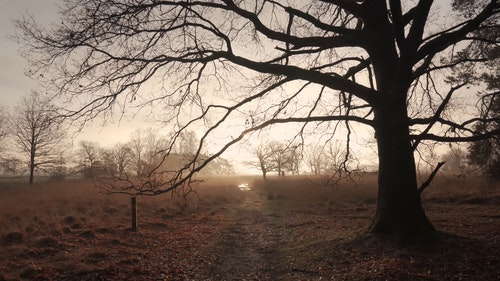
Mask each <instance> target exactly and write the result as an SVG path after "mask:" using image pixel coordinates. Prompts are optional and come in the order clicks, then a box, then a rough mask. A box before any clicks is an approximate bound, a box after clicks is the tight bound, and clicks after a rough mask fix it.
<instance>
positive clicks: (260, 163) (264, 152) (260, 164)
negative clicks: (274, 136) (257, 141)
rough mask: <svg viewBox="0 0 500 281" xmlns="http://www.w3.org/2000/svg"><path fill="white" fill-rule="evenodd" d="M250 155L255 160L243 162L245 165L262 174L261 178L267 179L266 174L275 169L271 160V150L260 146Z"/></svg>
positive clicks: (265, 146) (268, 147)
mask: <svg viewBox="0 0 500 281" xmlns="http://www.w3.org/2000/svg"><path fill="white" fill-rule="evenodd" d="M251 153H252V154H253V155H255V157H256V158H257V160H256V161H245V165H247V166H250V167H254V168H257V169H259V170H260V171H261V172H262V178H263V179H266V178H267V173H269V172H270V171H273V170H275V169H276V167H275V162H274V161H273V160H272V155H273V153H272V150H271V147H270V146H268V145H260V146H258V147H256V148H254V149H253V150H252V151H251Z"/></svg>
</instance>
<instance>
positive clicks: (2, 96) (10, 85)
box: [0, 0, 57, 106]
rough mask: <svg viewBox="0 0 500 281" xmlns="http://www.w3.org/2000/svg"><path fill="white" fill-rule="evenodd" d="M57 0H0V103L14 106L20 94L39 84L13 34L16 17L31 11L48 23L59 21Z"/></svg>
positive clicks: (41, 21)
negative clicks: (28, 74) (31, 75)
mask: <svg viewBox="0 0 500 281" xmlns="http://www.w3.org/2000/svg"><path fill="white" fill-rule="evenodd" d="M56 3H57V0H0V7H1V8H0V38H1V39H0V50H1V51H0V104H3V105H7V106H11V105H14V104H16V103H17V101H18V100H19V97H21V96H23V95H25V94H27V93H29V92H30V91H31V90H36V87H37V86H36V83H34V82H33V81H31V80H30V79H29V78H27V77H26V76H25V75H24V70H25V69H26V66H27V65H26V61H25V60H24V58H22V57H21V56H20V55H19V45H18V44H17V43H16V42H14V41H13V40H12V39H9V38H8V37H9V36H12V35H13V34H15V28H14V23H13V20H14V19H16V18H19V17H22V16H23V15H25V14H26V13H29V14H31V15H33V16H34V17H35V19H36V20H37V21H38V22H40V23H42V24H47V23H50V22H51V21H55V20H57V5H56Z"/></svg>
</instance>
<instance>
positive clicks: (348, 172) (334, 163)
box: [304, 142, 359, 185]
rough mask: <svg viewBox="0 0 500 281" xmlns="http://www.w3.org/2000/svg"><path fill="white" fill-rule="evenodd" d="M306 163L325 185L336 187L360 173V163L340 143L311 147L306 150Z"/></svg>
mask: <svg viewBox="0 0 500 281" xmlns="http://www.w3.org/2000/svg"><path fill="white" fill-rule="evenodd" d="M304 154H305V157H304V158H305V163H306V165H307V166H308V168H309V170H310V173H311V174H313V175H314V176H317V177H318V178H319V179H320V180H321V181H322V183H323V184H328V185H336V184H338V182H340V181H341V180H343V179H346V178H351V177H352V175H353V173H354V174H355V173H356V172H358V171H359V165H358V161H357V160H356V159H355V158H354V156H353V155H352V153H351V152H349V151H346V150H344V149H342V146H341V145H340V144H339V143H338V142H328V143H326V144H325V145H317V144H316V145H310V146H308V147H307V148H306V149H305V153H304Z"/></svg>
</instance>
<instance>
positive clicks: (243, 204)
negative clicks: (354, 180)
mask: <svg viewBox="0 0 500 281" xmlns="http://www.w3.org/2000/svg"><path fill="white" fill-rule="evenodd" d="M249 180H251V179H248V178H247V179H245V178H230V179H227V180H224V181H221V180H216V179H209V180H207V182H206V183H203V184H202V185H201V186H200V187H199V188H197V191H198V194H199V196H200V199H198V197H196V196H192V197H191V199H190V205H189V207H188V208H187V209H185V210H183V211H180V210H179V208H178V207H177V206H175V204H173V203H172V202H171V201H170V199H169V198H168V197H160V198H139V200H138V201H139V209H138V214H139V220H140V221H139V231H138V232H136V233H134V232H131V231H130V223H129V220H130V208H129V199H128V198H126V197H105V196H101V195H98V194H96V190H95V189H94V188H93V187H92V186H91V185H90V184H88V183H80V182H63V183H57V184H50V185H48V184H45V185H41V184H39V185H36V186H33V187H25V186H19V185H16V186H9V187H3V188H0V280H483V281H487V280H500V267H499V266H498V264H499V257H500V247H499V245H500V244H499V237H500V192H499V189H498V187H493V186H490V185H487V184H484V183H483V184H481V185H478V184H474V185H472V184H470V182H466V181H464V180H454V181H451V180H448V181H446V182H439V181H438V182H437V183H436V184H435V185H437V187H430V188H429V190H428V191H426V192H427V194H426V196H425V198H424V203H425V206H424V207H425V209H426V211H427V214H428V216H429V217H430V219H431V221H432V222H433V223H434V224H435V226H436V227H437V228H438V229H439V230H441V231H443V232H444V233H443V234H441V235H440V237H441V242H440V243H430V244H419V245H413V246H411V245H410V246H404V247H402V246H401V245H396V244H393V243H390V242H388V241H381V240H380V239H375V238H367V237H366V236H363V235H361V234H362V232H363V230H364V229H365V228H366V226H367V225H368V224H369V222H370V218H371V216H372V215H373V212H374V208H375V200H374V188H373V187H371V185H372V184H371V183H370V182H371V180H361V181H360V182H358V185H357V186H351V185H347V184H346V185H343V186H341V188H338V189H331V188H328V187H321V186H318V185H316V184H315V183H313V182H311V181H309V180H307V179H303V178H293V179H292V178H290V177H286V178H285V179H279V180H278V179H277V178H272V179H271V180H270V181H269V182H268V183H267V184H263V182H262V181H260V180H257V181H255V182H254V183H253V184H251V185H252V190H250V191H240V190H239V189H238V188H237V185H238V184H239V183H241V182H243V181H249ZM464 184H467V185H468V186H470V188H467V189H465V188H463V187H462V186H463V185H464Z"/></svg>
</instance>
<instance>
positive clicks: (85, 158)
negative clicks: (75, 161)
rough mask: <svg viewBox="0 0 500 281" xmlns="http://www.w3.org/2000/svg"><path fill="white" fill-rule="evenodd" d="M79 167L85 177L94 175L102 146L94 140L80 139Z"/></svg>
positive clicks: (96, 171)
mask: <svg viewBox="0 0 500 281" xmlns="http://www.w3.org/2000/svg"><path fill="white" fill-rule="evenodd" d="M77 153H78V158H79V161H80V163H79V165H78V166H79V168H78V170H80V171H81V172H82V173H83V176H84V177H85V178H92V177H94V176H96V174H97V173H98V170H99V166H100V165H99V164H100V160H101V154H102V148H101V147H100V145H99V144H98V143H97V142H94V141H86V140H83V141H80V143H79V148H78V151H77Z"/></svg>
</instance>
